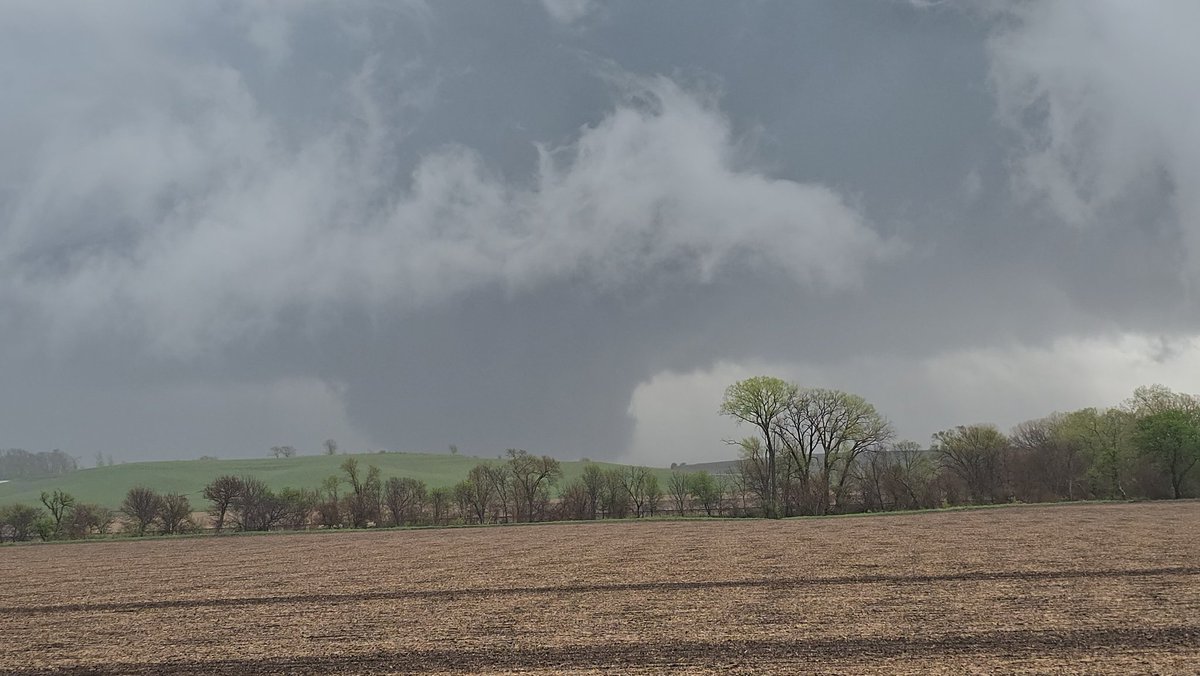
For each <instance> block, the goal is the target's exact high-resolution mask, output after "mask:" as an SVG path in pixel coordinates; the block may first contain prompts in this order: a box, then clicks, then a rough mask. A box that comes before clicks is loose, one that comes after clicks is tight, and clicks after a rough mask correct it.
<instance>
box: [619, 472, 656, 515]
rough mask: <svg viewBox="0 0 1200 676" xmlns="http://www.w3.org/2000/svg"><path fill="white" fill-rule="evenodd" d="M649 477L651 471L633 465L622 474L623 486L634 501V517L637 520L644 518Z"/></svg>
mask: <svg viewBox="0 0 1200 676" xmlns="http://www.w3.org/2000/svg"><path fill="white" fill-rule="evenodd" d="M649 476H650V470H649V469H647V468H645V467H635V466H632V465H630V466H629V467H626V468H625V470H624V471H623V472H622V473H621V486H622V487H623V488H624V489H625V492H626V493H627V494H628V495H629V499H630V500H631V501H633V515H634V516H635V517H637V518H641V517H642V512H643V511H644V510H645V508H646V488H647V486H646V479H647V477H649Z"/></svg>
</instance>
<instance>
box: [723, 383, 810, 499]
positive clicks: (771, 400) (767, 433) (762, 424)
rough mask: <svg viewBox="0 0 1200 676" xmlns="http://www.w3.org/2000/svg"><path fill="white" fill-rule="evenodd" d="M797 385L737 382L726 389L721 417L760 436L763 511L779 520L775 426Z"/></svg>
mask: <svg viewBox="0 0 1200 676" xmlns="http://www.w3.org/2000/svg"><path fill="white" fill-rule="evenodd" d="M796 389H797V388H796V386H795V385H792V384H790V383H787V382H784V381H783V380H780V379H779V378H772V377H770V376H755V377H753V378H747V379H746V380H740V381H738V382H736V383H734V384H732V385H730V386H729V387H728V388H727V389H726V390H725V398H724V400H723V401H722V402H721V409H720V410H721V414H722V415H727V416H730V417H732V418H734V419H735V420H737V421H738V422H739V423H742V422H746V423H750V424H751V425H754V426H755V427H757V428H758V430H759V431H760V432H761V433H762V438H763V444H764V447H765V449H766V454H767V473H768V477H769V485H768V489H767V494H768V495H767V502H766V505H765V506H764V511H765V512H766V514H767V516H770V517H778V516H779V509H778V498H779V490H778V485H777V481H776V473H775V451H776V448H775V427H776V425H777V424H778V423H779V420H780V418H781V416H783V414H784V412H785V411H786V410H787V408H788V405H789V403H790V402H791V401H792V400H793V399H794V397H795V396H796Z"/></svg>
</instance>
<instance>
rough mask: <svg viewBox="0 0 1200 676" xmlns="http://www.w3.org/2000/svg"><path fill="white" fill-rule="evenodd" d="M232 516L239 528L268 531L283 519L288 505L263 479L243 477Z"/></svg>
mask: <svg viewBox="0 0 1200 676" xmlns="http://www.w3.org/2000/svg"><path fill="white" fill-rule="evenodd" d="M241 483H242V488H241V490H240V491H238V495H237V499H236V500H234V502H233V504H232V505H231V507H232V512H231V516H232V518H233V522H234V524H235V525H236V526H237V528H238V530H243V531H268V530H271V529H272V528H274V527H276V526H277V525H279V522H280V521H281V520H283V518H284V516H285V511H286V505H284V504H283V501H282V500H280V499H279V496H277V495H275V493H274V492H273V491H272V490H271V489H270V488H269V487H268V486H267V484H266V482H264V481H263V480H262V479H256V478H254V477H242V479H241Z"/></svg>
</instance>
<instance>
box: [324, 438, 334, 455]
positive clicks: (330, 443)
mask: <svg viewBox="0 0 1200 676" xmlns="http://www.w3.org/2000/svg"><path fill="white" fill-rule="evenodd" d="M321 446H322V447H323V448H324V449H325V455H337V450H338V443H337V441H335V440H333V439H326V440H325V443H323V444H321Z"/></svg>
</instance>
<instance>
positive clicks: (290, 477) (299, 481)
mask: <svg viewBox="0 0 1200 676" xmlns="http://www.w3.org/2000/svg"><path fill="white" fill-rule="evenodd" d="M347 457H350V456H346V455H320V456H301V457H295V458H281V459H274V458H261V459H257V458H256V459H251V460H173V461H165V462H136V463H128V464H123V465H114V466H112V467H97V468H95V469H82V470H78V471H76V472H72V473H70V474H66V475H64V476H59V477H54V478H50V479H37V480H31V481H19V480H14V481H10V482H8V483H2V484H0V505H6V504H11V503H14V502H25V503H31V504H36V503H37V501H38V496H39V495H40V494H41V492H42V491H49V490H54V489H60V490H63V491H66V492H67V493H70V494H71V495H73V496H75V498H76V499H78V500H80V501H83V502H92V503H97V504H101V505H105V506H108V507H114V508H115V507H117V506H118V505H119V504H120V503H121V500H122V499H123V498H124V497H125V493H126V492H127V491H128V490H129V489H130V488H132V487H134V486H147V487H149V488H152V489H154V490H156V491H159V492H163V493H168V492H170V493H183V494H185V495H187V496H188V497H190V498H191V500H192V504H193V505H194V506H195V507H197V508H200V507H201V505H202V504H203V498H202V497H201V491H202V490H203V488H204V486H205V485H206V484H207V483H208V482H209V481H211V480H212V479H213V478H215V477H217V476H220V475H222V474H234V475H237V476H246V475H248V476H254V477H257V478H259V479H262V480H263V481H265V482H267V484H268V485H269V486H271V487H272V488H274V489H279V488H283V487H285V486H292V487H295V488H318V487H319V486H320V485H321V481H322V480H323V479H325V477H328V476H330V475H331V474H336V475H338V476H339V477H341V476H343V474H342V471H341V470H340V469H339V466H340V465H341V464H342V462H344V461H345V459H346V458H347ZM354 457H357V458H358V459H359V464H360V466H361V467H362V469H363V470H364V471H365V470H366V466H367V465H375V466H376V467H378V468H379V469H380V470H381V471H382V472H383V477H384V479H385V480H386V479H387V478H388V477H393V476H397V477H412V478H415V479H420V480H422V481H424V482H425V483H427V484H428V485H429V486H430V487H437V486H451V485H453V484H455V483H457V482H459V481H461V480H462V479H463V478H465V477H466V475H467V472H468V471H469V470H470V469H471V468H472V467H474V466H475V465H476V464H477V463H480V462H500V460H497V459H495V458H492V459H484V458H477V457H470V456H462V455H446V454H434V453H370V454H360V455H355V456H354ZM584 464H585V463H583V462H578V461H573V462H563V463H562V469H563V478H564V480H565V481H570V480H571V479H574V478H575V477H578V476H579V475H580V474H582V472H583V467H584ZM597 464H599V465H601V466H603V467H605V468H609V467H620V466H621V465H615V464H611V463H597ZM680 469H686V470H690V469H691V468H690V467H682V468H680ZM654 473H655V474H656V475H657V476H658V479H659V481H660V482H662V481H665V480H666V478H667V477H668V476H669V475H670V473H671V470H669V469H659V468H656V469H655V470H654ZM560 485H561V484H560Z"/></svg>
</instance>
